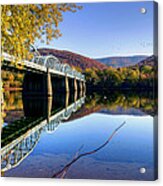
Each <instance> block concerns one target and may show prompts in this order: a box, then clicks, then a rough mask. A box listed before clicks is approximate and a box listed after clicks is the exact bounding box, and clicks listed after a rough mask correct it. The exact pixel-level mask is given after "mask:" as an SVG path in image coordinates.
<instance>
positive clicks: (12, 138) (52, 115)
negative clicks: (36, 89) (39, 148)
mask: <svg viewBox="0 0 163 186" xmlns="http://www.w3.org/2000/svg"><path fill="white" fill-rule="evenodd" d="M80 96H83V97H79V98H78V99H77V96H76V95H73V97H74V100H73V101H74V102H73V103H72V102H71V103H70V104H69V98H70V96H69V94H65V95H62V96H57V99H55V98H56V97H54V98H52V97H48V98H36V97H23V111H24V117H23V118H21V119H20V120H16V121H14V122H12V124H10V125H5V126H4V127H3V129H2V135H1V145H2V150H1V156H2V169H1V170H2V171H6V170H9V169H11V168H14V167H16V166H18V165H19V164H20V163H21V162H22V161H23V160H24V159H25V158H26V157H27V156H28V155H29V154H30V153H31V151H32V150H33V149H34V147H35V145H36V144H37V143H38V140H39V138H40V135H41V132H42V130H43V131H46V132H48V133H49V132H50V133H51V132H54V131H55V130H56V128H57V127H58V125H59V124H60V123H61V122H62V121H64V120H67V119H69V117H70V116H71V114H72V113H73V112H76V111H77V110H78V109H79V108H80V107H81V106H82V105H83V104H84V102H85V95H80ZM76 99H77V100H76ZM71 100H72V99H71Z"/></svg>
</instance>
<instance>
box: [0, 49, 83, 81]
mask: <svg viewBox="0 0 163 186" xmlns="http://www.w3.org/2000/svg"><path fill="white" fill-rule="evenodd" d="M2 56H3V57H4V60H5V61H8V62H11V61H14V60H15V57H14V56H11V55H9V54H7V53H2ZM18 64H20V65H21V64H22V62H18ZM23 64H24V65H25V66H26V67H27V68H29V67H31V68H33V69H35V70H42V71H45V68H50V69H52V70H55V71H59V72H61V73H64V74H69V75H71V76H73V78H75V77H76V78H78V79H80V80H82V81H85V76H84V75H83V74H82V73H80V72H78V71H76V70H75V69H73V68H71V67H70V65H68V64H65V63H62V62H61V61H60V60H59V59H58V58H56V57H55V56H52V55H48V56H40V55H39V56H34V58H33V59H32V61H27V60H24V61H23Z"/></svg>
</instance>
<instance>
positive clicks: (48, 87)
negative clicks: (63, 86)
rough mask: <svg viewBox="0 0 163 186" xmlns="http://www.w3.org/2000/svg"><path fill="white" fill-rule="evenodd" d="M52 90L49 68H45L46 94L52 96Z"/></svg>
mask: <svg viewBox="0 0 163 186" xmlns="http://www.w3.org/2000/svg"><path fill="white" fill-rule="evenodd" d="M52 95H53V90H52V80H51V74H50V73H49V68H47V96H52Z"/></svg>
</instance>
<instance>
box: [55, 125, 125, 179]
mask: <svg viewBox="0 0 163 186" xmlns="http://www.w3.org/2000/svg"><path fill="white" fill-rule="evenodd" d="M125 123H126V122H125V121H124V122H123V123H122V124H121V125H120V126H119V127H117V128H116V129H115V130H114V131H113V132H112V134H111V135H110V136H109V138H108V139H107V140H106V141H105V143H103V144H102V145H100V146H99V147H98V148H96V149H94V150H92V151H88V152H85V153H82V154H79V152H80V151H81V149H82V148H83V145H82V146H81V147H80V148H79V150H78V151H77V153H76V154H75V156H74V158H73V159H72V160H71V161H70V162H69V163H68V164H67V165H65V166H64V167H63V168H62V169H61V170H60V171H58V172H56V173H55V174H54V175H53V176H52V178H64V177H65V176H66V173H67V171H68V169H69V168H70V167H71V165H72V164H73V163H75V162H76V161H77V160H79V159H80V158H82V157H84V156H87V155H91V154H94V153H96V152H97V151H99V150H101V149H102V148H104V147H105V146H106V145H107V144H108V143H109V142H110V141H111V140H112V139H113V137H114V136H115V134H116V133H117V132H118V131H119V130H120V129H121V128H122V127H123V126H124V125H125Z"/></svg>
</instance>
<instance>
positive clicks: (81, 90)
mask: <svg viewBox="0 0 163 186" xmlns="http://www.w3.org/2000/svg"><path fill="white" fill-rule="evenodd" d="M79 87H80V88H79V90H80V92H83V86H82V81H81V80H79Z"/></svg>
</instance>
